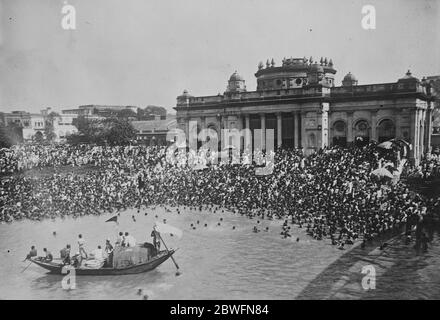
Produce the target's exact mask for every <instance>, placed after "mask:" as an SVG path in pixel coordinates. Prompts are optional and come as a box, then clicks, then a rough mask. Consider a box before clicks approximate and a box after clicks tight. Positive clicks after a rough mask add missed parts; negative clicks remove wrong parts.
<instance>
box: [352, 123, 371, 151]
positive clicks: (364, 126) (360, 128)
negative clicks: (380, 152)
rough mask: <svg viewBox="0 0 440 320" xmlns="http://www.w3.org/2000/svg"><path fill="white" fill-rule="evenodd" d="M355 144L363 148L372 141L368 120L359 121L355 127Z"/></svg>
mask: <svg viewBox="0 0 440 320" xmlns="http://www.w3.org/2000/svg"><path fill="white" fill-rule="evenodd" d="M354 131H355V132H354V143H355V145H356V146H358V147H363V146H365V145H367V144H368V142H369V140H370V132H369V125H368V122H367V121H366V120H359V121H358V122H356V124H355V126H354Z"/></svg>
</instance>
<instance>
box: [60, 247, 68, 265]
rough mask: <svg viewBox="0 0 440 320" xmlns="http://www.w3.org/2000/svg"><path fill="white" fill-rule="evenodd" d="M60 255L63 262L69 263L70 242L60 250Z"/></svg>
mask: <svg viewBox="0 0 440 320" xmlns="http://www.w3.org/2000/svg"><path fill="white" fill-rule="evenodd" d="M60 257H61V260H62V261H63V263H64V264H70V244H68V245H66V246H65V247H64V248H63V249H61V250H60Z"/></svg>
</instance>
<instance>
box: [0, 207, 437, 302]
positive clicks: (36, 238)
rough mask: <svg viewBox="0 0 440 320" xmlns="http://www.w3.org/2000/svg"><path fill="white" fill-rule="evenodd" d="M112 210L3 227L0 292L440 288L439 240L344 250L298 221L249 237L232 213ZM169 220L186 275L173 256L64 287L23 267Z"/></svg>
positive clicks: (230, 293)
mask: <svg viewBox="0 0 440 320" xmlns="http://www.w3.org/2000/svg"><path fill="white" fill-rule="evenodd" d="M146 212H147V213H148V215H145V213H146ZM132 215H134V216H135V220H136V221H134V220H133V219H132ZM156 215H157V217H156ZM111 216H112V215H102V216H84V217H81V218H78V219H71V218H66V219H55V220H46V221H42V222H33V221H18V222H13V223H11V224H3V225H0V259H1V260H0V261H1V262H0V298H1V299H141V297H140V296H139V295H137V292H138V290H139V289H142V290H143V293H144V294H147V295H148V298H149V299H313V298H317V299H347V298H348V299H386V298H392V299H401V298H415V299H417V298H439V294H440V276H439V272H438V266H439V263H440V250H439V248H440V246H439V243H438V242H439V241H438V237H436V238H435V241H434V243H433V245H432V248H430V250H429V252H428V253H425V254H422V253H420V254H417V253H416V252H415V251H414V250H413V249H411V248H410V247H409V246H405V245H403V243H402V241H401V239H399V238H396V239H395V240H392V241H391V242H390V245H389V247H387V248H386V249H385V250H383V251H379V250H377V249H374V248H370V249H368V248H367V249H362V250H361V249H360V248H359V247H356V246H354V247H353V248H352V249H351V250H345V251H341V250H338V249H337V248H336V247H335V246H331V245H330V244H329V242H328V241H316V240H313V239H312V238H310V237H308V236H306V234H305V230H304V229H299V228H296V227H292V228H293V232H292V234H293V236H292V238H291V239H290V238H289V239H281V237H280V235H279V233H280V231H281V224H282V222H281V221H267V220H263V221H261V222H260V225H261V229H263V228H265V227H266V226H268V227H269V231H268V232H260V233H253V232H252V227H253V226H254V225H256V223H257V221H256V219H254V220H249V219H248V218H246V217H242V216H239V215H233V214H231V213H228V212H225V213H219V212H217V213H215V214H214V213H209V212H206V211H194V210H192V211H191V210H189V209H186V210H184V209H183V207H181V214H177V212H176V210H175V209H172V212H166V210H165V209H164V208H156V209H154V210H153V209H151V208H150V209H147V210H141V212H140V213H137V210H134V209H133V210H127V211H125V212H122V213H121V216H120V218H119V220H120V221H119V225H116V224H115V223H114V222H107V223H106V222H105V220H106V219H108V218H109V217H111ZM221 218H222V219H223V221H220V219H221ZM163 219H166V220H167V221H166V222H167V224H169V225H172V226H175V227H178V228H180V229H182V230H183V236H182V238H180V239H178V238H177V237H171V236H169V235H164V236H163V237H164V240H165V242H166V243H167V245H168V247H172V248H179V249H178V251H177V252H176V254H175V255H174V257H175V259H176V261H177V263H178V264H179V266H180V270H181V275H180V276H176V275H175V271H176V269H175V267H174V265H173V263H172V261H171V260H168V261H166V262H165V263H164V264H162V265H160V266H159V267H158V268H157V269H155V270H153V271H151V272H148V273H144V274H138V275H125V276H101V277H90V276H86V277H77V278H76V289H74V290H64V289H63V288H62V285H61V280H62V278H63V276H60V275H49V274H46V270H44V269H42V268H40V267H38V266H36V265H33V264H32V265H31V266H29V267H28V268H27V269H26V270H25V271H24V272H22V270H23V269H24V268H25V267H26V266H27V265H28V262H22V260H23V258H24V257H25V256H26V254H27V252H28V251H29V248H30V246H31V245H36V246H37V249H38V253H39V255H42V254H43V250H42V249H43V247H47V248H48V249H49V250H50V251H51V252H52V253H53V254H54V256H55V257H57V256H58V255H59V250H60V249H61V248H62V247H63V246H64V245H66V244H67V243H70V244H71V245H72V248H73V249H74V250H76V248H77V246H76V239H77V235H78V234H79V233H81V234H83V236H84V238H85V239H86V242H87V249H88V250H92V249H94V248H96V247H97V246H98V245H101V246H103V245H104V243H105V239H106V238H110V239H111V240H112V241H114V240H116V236H117V233H118V232H119V231H124V232H125V231H128V232H130V233H131V234H132V235H134V237H135V238H136V239H137V240H138V242H144V241H149V242H151V238H150V233H151V230H152V227H153V224H154V222H155V221H161V222H162V221H163ZM197 220H198V221H199V224H197ZM219 222H220V223H221V225H220V226H218V225H217V224H218V223H219ZM191 223H192V224H194V225H195V226H196V230H193V229H192V228H191V227H190V225H191ZM205 223H206V224H207V227H205V226H204V225H205ZM233 226H235V230H234V229H233ZM54 231H55V232H56V235H53V232H54ZM297 237H298V238H299V241H296V238H297ZM367 264H370V265H371V264H373V265H375V266H376V268H377V281H376V289H374V290H369V291H365V290H364V289H362V287H361V281H362V277H363V276H364V275H363V274H362V273H361V270H362V267H363V266H364V265H367ZM396 288H398V290H396Z"/></svg>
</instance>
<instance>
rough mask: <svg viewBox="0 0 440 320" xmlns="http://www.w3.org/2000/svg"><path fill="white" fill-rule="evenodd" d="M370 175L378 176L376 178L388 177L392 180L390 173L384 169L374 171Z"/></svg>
mask: <svg viewBox="0 0 440 320" xmlns="http://www.w3.org/2000/svg"><path fill="white" fill-rule="evenodd" d="M371 174H374V175H375V176H378V177H388V178H391V179H393V178H394V176H393V175H392V174H391V172H389V171H388V170H387V169H385V168H383V167H382V168H379V169H376V170H374V171H373V172H371Z"/></svg>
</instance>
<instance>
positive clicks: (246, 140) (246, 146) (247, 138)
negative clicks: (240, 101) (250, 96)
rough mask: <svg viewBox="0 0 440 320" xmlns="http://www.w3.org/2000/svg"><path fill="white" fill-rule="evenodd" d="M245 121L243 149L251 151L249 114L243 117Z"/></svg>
mask: <svg viewBox="0 0 440 320" xmlns="http://www.w3.org/2000/svg"><path fill="white" fill-rule="evenodd" d="M244 121H245V135H244V149H248V150H249V151H250V150H252V133H251V126H250V119H249V114H245V115H244Z"/></svg>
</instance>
